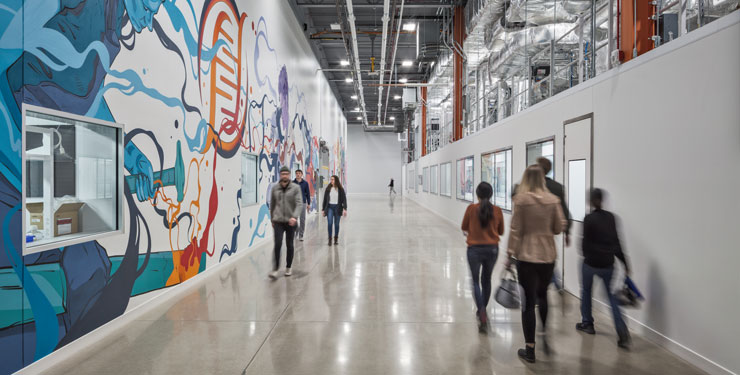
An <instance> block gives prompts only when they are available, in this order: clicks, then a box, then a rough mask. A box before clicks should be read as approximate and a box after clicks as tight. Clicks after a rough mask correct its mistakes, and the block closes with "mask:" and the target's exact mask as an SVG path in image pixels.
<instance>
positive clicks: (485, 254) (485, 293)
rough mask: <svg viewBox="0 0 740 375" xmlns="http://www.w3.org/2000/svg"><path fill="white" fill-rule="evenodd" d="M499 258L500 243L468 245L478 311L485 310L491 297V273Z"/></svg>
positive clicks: (474, 296)
mask: <svg viewBox="0 0 740 375" xmlns="http://www.w3.org/2000/svg"><path fill="white" fill-rule="evenodd" d="M496 258H498V245H480V246H469V247H468V265H470V275H471V276H472V277H473V298H475V306H476V307H478V311H484V310H485V309H486V306H488V300H490V299H491V274H492V273H493V266H494V265H495V264H496Z"/></svg>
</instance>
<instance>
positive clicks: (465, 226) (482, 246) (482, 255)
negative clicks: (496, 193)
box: [461, 182, 504, 333]
mask: <svg viewBox="0 0 740 375" xmlns="http://www.w3.org/2000/svg"><path fill="white" fill-rule="evenodd" d="M475 194H476V195H477V196H478V203H475V204H470V205H468V208H467V209H466V210H465V216H463V221H462V226H461V228H462V231H463V233H464V234H465V236H467V238H466V242H467V244H468V250H467V255H468V265H469V266H470V275H471V277H472V279H473V298H474V299H475V306H476V307H477V311H476V317H477V319H478V330H479V331H480V332H482V333H485V332H487V331H488V314H487V312H486V307H487V306H488V301H489V299H490V298H491V273H492V272H493V266H494V265H495V264H496V259H497V258H498V243H499V240H500V236H501V235H503V234H504V215H503V212H502V211H501V208H499V207H498V206H494V205H493V204H491V197H492V196H493V187H492V186H491V184H489V183H487V182H481V183H480V184H478V187H477V188H476V190H475Z"/></svg>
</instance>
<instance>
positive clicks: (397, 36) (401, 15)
mask: <svg viewBox="0 0 740 375" xmlns="http://www.w3.org/2000/svg"><path fill="white" fill-rule="evenodd" d="M403 5H404V0H401V11H400V12H399V14H398V27H397V29H396V31H397V32H396V43H395V44H394V45H393V54H392V56H393V57H391V77H393V70H394V68H395V64H396V51H397V50H398V38H399V37H400V36H401V24H402V23H403ZM396 76H398V73H396ZM390 98H391V90H388V93H387V94H386V96H385V112H383V117H382V122H385V117H386V116H387V115H388V101H389V100H390ZM381 100H382V97H380V98H378V115H380V111H381V110H382V107H381ZM380 120H381V118H379V119H378V122H381V121H380Z"/></svg>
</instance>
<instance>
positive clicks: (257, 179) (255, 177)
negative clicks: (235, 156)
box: [240, 151, 260, 208]
mask: <svg viewBox="0 0 740 375" xmlns="http://www.w3.org/2000/svg"><path fill="white" fill-rule="evenodd" d="M244 156H253V157H254V158H255V162H256V163H255V167H256V168H255V169H254V182H255V183H256V184H257V186H256V187H255V188H256V193H257V196H256V197H255V201H254V203H244V202H245V199H244V192H243V191H242V199H241V202H240V207H241V208H244V207H251V206H256V205H258V204H259V203H260V196H259V187H260V182H259V163H260V157H259V155H257V154H254V153H251V152H247V151H242V152H241V160H242V161H244ZM242 172H244V166H242ZM244 176H246V174H245V175H242V176H241V177H242V178H243V177H244ZM245 182H246V181H242V184H241V185H242V186H240V188H242V187H244V184H245Z"/></svg>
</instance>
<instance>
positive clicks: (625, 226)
mask: <svg viewBox="0 0 740 375" xmlns="http://www.w3.org/2000/svg"><path fill="white" fill-rule="evenodd" d="M739 35H740V12H735V13H734V14H732V15H730V16H726V17H724V18H722V19H720V20H718V21H715V22H714V23H712V24H709V25H708V26H706V27H704V28H702V29H699V30H697V31H694V32H692V33H691V34H689V35H687V36H685V37H683V38H680V39H677V40H675V41H673V42H671V43H668V44H666V45H664V46H663V47H661V48H659V49H657V50H654V51H651V52H650V53H648V54H645V55H644V56H641V57H640V58H638V59H636V60H633V61H632V62H630V63H628V64H625V65H623V66H621V67H619V68H617V69H614V70H612V71H610V72H608V73H606V74H604V75H602V76H599V77H597V78H595V79H593V80H591V81H589V82H586V83H584V84H583V85H581V86H578V87H575V88H573V89H571V90H569V91H567V92H565V93H563V94H561V95H558V96H556V97H554V98H551V99H549V100H547V101H545V102H543V103H540V104H538V105H536V106H534V107H532V108H530V109H528V110H527V111H524V112H522V113H520V114H517V115H515V116H513V117H511V118H509V119H506V120H504V121H502V122H501V123H499V124H497V125H496V126H495V127H492V128H488V129H485V130H483V131H481V132H479V133H477V134H475V135H473V136H470V137H468V138H466V139H464V140H462V141H459V142H456V143H454V144H452V145H449V146H447V147H445V148H444V149H442V150H440V151H438V152H435V153H433V154H431V155H428V156H426V157H424V158H422V159H420V160H419V166H418V168H416V170H417V171H418V172H419V173H420V172H421V170H422V168H423V167H424V166H428V165H432V164H438V163H441V162H446V161H453V162H454V160H456V159H458V158H461V157H464V156H468V155H471V154H472V155H475V179H476V183H478V182H479V181H480V165H481V163H480V154H481V153H482V152H485V151H490V150H494V149H498V148H501V147H506V146H513V155H514V156H513V157H514V160H513V169H514V171H513V176H514V180H515V181H518V180H519V179H520V177H521V173H522V172H523V170H524V168H525V143H526V142H528V141H532V140H536V139H540V138H543V137H547V136H552V135H555V136H556V142H555V168H556V171H563V159H562V150H563V148H562V147H563V121H565V120H567V119H571V118H574V117H577V116H580V115H584V114H587V113H591V112H593V113H594V185H595V186H596V187H601V188H605V189H606V190H607V191H608V192H609V201H608V202H607V204H608V208H609V209H611V210H612V211H614V212H615V213H616V214H617V215H618V216H619V217H620V218H621V224H622V227H621V231H622V233H621V234H622V241H623V244H624V247H625V249H626V251H627V252H628V256H629V257H630V258H631V262H632V265H633V269H634V271H633V272H634V278H635V280H636V282H637V284H638V285H639V286H640V287H641V288H642V290H643V292H644V293H645V294H646V297H647V300H646V301H645V304H644V305H643V306H642V308H641V309H639V310H628V311H626V313H627V314H628V315H629V317H630V318H631V320H632V324H631V325H630V327H631V328H632V329H633V330H636V331H640V332H642V333H643V334H645V335H646V336H647V337H648V338H649V339H651V340H653V341H656V342H658V343H659V344H661V345H663V346H665V347H666V348H668V349H669V350H671V351H673V352H675V353H676V354H678V355H679V356H681V357H683V358H685V359H687V360H688V361H690V362H692V363H694V364H695V365H697V366H699V367H701V368H702V369H704V370H706V371H709V372H711V373H716V374H729V373H733V372H734V373H738V372H740V356H737V346H736V345H735V342H736V340H737V338H738V337H740V324H739V323H738V321H737V319H738V318H737V317H738V316H739V315H740V272H738V270H737V268H738V265H740V251H738V249H739V248H740V247H739V246H738V241H737V239H736V237H735V236H736V232H737V231H738V228H740V220H738V213H740V198H738V192H739V191H740V174H739V173H738V171H740V102H739V99H738V98H740V84H739V82H740V73H739V71H738V66H740V43H738V36H739ZM454 168H455V167H454V163H453V170H454ZM404 170H405V169H404ZM453 173H454V172H453ZM562 177H563V175H562V173H558V174H557V175H556V179H558V180H560V182H562ZM453 189H454V182H453ZM410 196H411V197H412V198H413V199H415V200H416V201H418V202H419V203H421V204H422V205H424V206H425V207H427V208H429V209H431V210H433V211H435V212H436V213H438V214H440V215H442V216H444V217H446V218H448V219H449V220H451V221H453V222H454V223H455V224H458V223H459V220H460V219H461V218H462V215H463V212H464V209H465V206H466V204H467V203H464V202H460V201H457V200H455V199H454V194H453V198H446V197H440V196H435V195H430V194H426V193H419V194H414V193H413V192H410ZM506 216H507V225H508V220H509V217H508V215H506ZM503 242H504V243H503V246H504V247H505V242H506V239H505V238H504V241H503ZM566 261H571V262H579V261H580V260H575V259H573V260H566ZM568 276H569V275H566V277H568ZM570 277H573V275H570ZM576 277H577V276H576ZM570 292H572V293H574V294H576V295H577V294H578V293H579V291H578V290H571V291H570Z"/></svg>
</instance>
